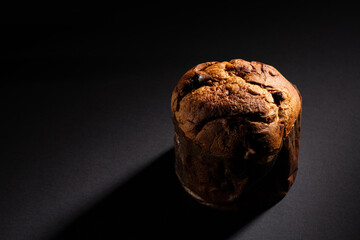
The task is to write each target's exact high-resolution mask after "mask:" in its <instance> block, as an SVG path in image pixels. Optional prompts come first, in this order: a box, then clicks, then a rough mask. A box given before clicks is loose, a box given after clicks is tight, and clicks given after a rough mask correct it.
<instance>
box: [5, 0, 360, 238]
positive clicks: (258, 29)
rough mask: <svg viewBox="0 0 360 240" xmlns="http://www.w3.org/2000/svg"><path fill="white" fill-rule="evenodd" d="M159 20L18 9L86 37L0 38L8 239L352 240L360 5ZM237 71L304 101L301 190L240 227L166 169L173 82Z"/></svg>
mask: <svg viewBox="0 0 360 240" xmlns="http://www.w3.org/2000/svg"><path fill="white" fill-rule="evenodd" d="M161 7H164V6H161ZM165 7H166V8H160V7H158V8H156V7H155V8H151V9H150V8H147V7H146V6H140V5H139V6H137V7H133V6H131V8H126V9H125V8H123V9H120V10H118V9H116V8H109V9H104V8H99V9H97V8H96V6H95V7H93V8H91V9H86V10H81V9H80V10H68V9H67V12H63V11H62V9H61V10H58V11H55V10H54V12H53V13H52V12H51V11H50V12H47V13H46V14H45V15H43V16H42V15H41V14H40V13H42V12H41V11H38V12H34V11H25V10H24V11H20V15H22V17H23V20H24V21H26V20H28V21H27V22H30V23H31V22H45V23H46V22H49V23H59V22H62V20H61V19H60V20H59V19H57V17H63V19H64V20H65V22H74V23H84V22H85V23H87V21H86V19H91V20H89V22H90V23H91V24H89V25H86V26H84V25H72V26H67V25H41V26H34V25H12V26H9V25H7V26H4V25H3V26H2V45H1V46H2V47H1V48H2V52H1V66H2V68H1V72H0V76H1V79H2V80H3V81H2V83H1V84H2V85H1V88H0V89H1V90H0V91H1V93H0V100H1V101H0V107H1V108H0V109H1V113H2V114H1V116H2V124H1V130H0V131H1V146H2V148H1V149H2V150H1V153H0V159H1V168H0V238H1V239H54V238H55V239H71V238H75V239H111V238H112V237H114V238H115V237H118V238H120V239H134V238H135V239H136V238H140V237H142V238H143V237H144V236H147V237H154V238H156V237H158V238H166V239H176V238H182V237H184V236H186V238H185V237H184V238H183V239H191V238H194V237H196V236H203V238H207V239H240V238H241V239H358V236H359V235H360V230H359V227H358V226H359V224H360V206H359V203H358V199H359V197H360V190H359V189H360V188H359V184H360V174H359V172H360V161H359V156H360V150H359V147H358V145H359V142H360V137H359V136H360V135H359V133H360V127H359V126H360V117H359V116H360V109H359V108H360V107H359V103H360V95H359V89H360V81H359V79H360V68H359V57H358V56H359V55H360V45H359V42H360V27H359V24H358V22H359V17H358V16H357V12H356V7H354V6H351V5H346V4H345V3H336V4H331V5H329V4H328V5H323V6H314V5H309V4H306V3H303V2H297V3H296V4H292V5H280V4H272V3H267V4H265V5H262V4H261V3H259V2H257V3H252V2H249V3H246V4H240V5H239V6H232V5H227V4H225V3H223V4H222V5H217V4H213V5H210V4H209V5H208V6H205V5H203V6H202V8H201V10H200V9H199V8H198V7H195V6H193V5H191V6H190V5H188V6H187V5H184V6H179V5H171V6H165ZM125 13H130V14H125ZM8 14H9V16H10V15H11V16H12V18H9V19H10V20H11V19H13V18H16V15H12V14H11V13H8ZM32 17H34V18H32ZM16 19H17V20H18V21H19V18H16ZM32 20H33V21H32ZM94 23H106V24H104V25H96V24H94ZM233 58H243V59H245V60H257V61H261V62H265V63H268V64H270V65H273V66H274V67H276V68H277V69H278V70H279V71H280V72H281V73H282V74H283V75H284V76H285V77H286V78H287V79H289V80H290V81H291V82H293V83H294V84H296V85H297V87H298V89H299V90H300V92H301V94H302V96H303V114H302V116H303V117H302V133H301V134H302V135H301V146H300V158H299V173H298V176H297V179H296V181H295V184H294V186H293V187H292V189H291V190H290V192H289V194H288V195H287V196H286V197H285V198H284V199H283V200H282V201H281V202H279V203H278V204H276V205H275V206H273V207H272V208H270V209H268V210H266V211H260V212H257V213H249V214H247V215H245V216H237V215H233V214H229V213H219V212H216V211H212V210H210V209H207V208H204V207H202V206H199V205H198V204H197V203H195V202H194V201H193V200H192V199H191V198H190V197H189V196H188V195H187V194H186V193H185V192H184V191H183V190H182V189H181V187H180V185H179V184H178V182H177V181H176V178H175V176H174V172H173V165H172V162H173V158H172V151H173V150H172V147H173V142H172V141H173V126H172V122H171V113H170V97H171V92H172V89H173V88H174V86H175V84H176V82H177V80H178V79H179V78H180V77H181V75H182V74H183V73H185V71H187V70H188V69H189V68H190V67H192V66H194V65H196V64H198V63H201V62H205V61H213V60H217V61H221V60H230V59H233Z"/></svg>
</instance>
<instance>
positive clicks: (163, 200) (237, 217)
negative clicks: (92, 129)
mask: <svg viewBox="0 0 360 240" xmlns="http://www.w3.org/2000/svg"><path fill="white" fill-rule="evenodd" d="M261 212H262V211H257V212H249V213H242V214H235V213H230V212H220V211H216V210H213V209H210V208H208V207H205V206H202V205H200V204H199V203H197V202H195V200H193V199H192V198H191V197H190V196H189V195H188V194H187V193H186V192H185V190H184V189H183V188H182V186H181V185H180V183H179V182H178V179H177V177H176V175H175V171H174V149H171V150H169V151H167V152H166V153H164V154H163V155H162V156H160V157H159V158H158V159H156V160H155V161H154V162H153V163H152V164H151V165H150V166H148V167H147V168H146V169H144V170H143V171H141V172H140V173H138V174H137V175H136V176H135V177H133V178H132V179H130V180H129V181H128V182H126V183H125V184H123V185H122V186H120V187H119V188H118V189H116V190H115V191H114V192H113V193H111V194H110V195H108V196H107V197H106V198H105V199H104V200H103V201H101V202H100V203H98V204H97V205H96V206H94V207H93V208H92V209H90V210H89V211H88V212H87V213H85V214H84V215H82V216H81V217H80V218H78V219H77V220H75V221H74V222H73V223H71V224H70V225H69V226H67V228H66V229H65V230H64V231H62V232H61V233H60V234H59V235H58V236H57V237H56V238H55V239H58V240H60V239H115V238H119V239H194V238H199V239H227V238H228V237H230V236H231V235H232V234H234V233H236V232H237V231H238V230H240V228H241V227H242V226H244V225H245V224H247V223H248V222H249V221H251V220H252V219H253V218H254V217H256V216H257V215H259V214H260V213H261Z"/></svg>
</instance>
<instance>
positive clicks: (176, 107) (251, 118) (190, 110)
mask: <svg viewBox="0 0 360 240" xmlns="http://www.w3.org/2000/svg"><path fill="white" fill-rule="evenodd" d="M171 111H172V113H173V122H174V126H175V155H176V156H175V159H176V160H175V170H176V174H177V176H178V178H179V180H180V182H181V184H182V185H183V187H184V188H185V190H186V191H187V192H188V193H189V194H190V195H191V196H193V197H194V198H195V199H196V200H197V201H199V202H200V203H202V204H205V205H208V206H211V207H214V208H217V209H237V210H239V209H241V208H245V209H247V208H249V207H256V208H259V207H268V206H270V205H272V204H274V203H275V202H277V201H279V200H280V199H281V198H283V197H284V196H285V194H286V193H287V192H288V191H289V189H290V187H291V185H292V184H293V182H294V180H295V177H296V173H297V167H298V152H299V138H300V117H301V95H300V93H299V91H298V90H297V88H296V87H295V86H294V85H293V84H291V83H290V82H289V81H288V80H286V79H285V77H283V76H282V75H281V74H280V73H279V72H278V71H277V70H276V69H275V68H274V67H272V66H270V65H266V64H263V63H260V62H254V61H253V62H248V61H245V60H241V59H234V60H231V61H229V62H206V63H202V64H199V65H197V66H195V67H193V68H191V69H190V70H189V71H188V72H186V73H185V74H184V75H183V76H182V78H181V79H180V80H179V82H178V83H177V85H176V87H175V89H174V91H173V94H172V98H171Z"/></svg>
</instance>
